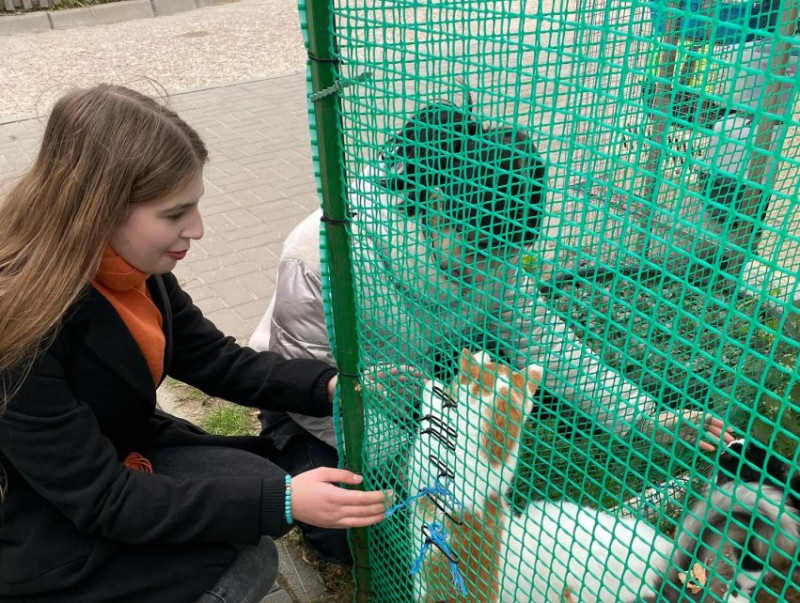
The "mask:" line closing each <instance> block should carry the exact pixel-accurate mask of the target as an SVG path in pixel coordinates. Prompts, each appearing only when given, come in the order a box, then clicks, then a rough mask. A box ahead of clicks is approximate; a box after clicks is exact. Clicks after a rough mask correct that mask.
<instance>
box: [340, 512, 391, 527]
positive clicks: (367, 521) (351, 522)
mask: <svg viewBox="0 0 800 603" xmlns="http://www.w3.org/2000/svg"><path fill="white" fill-rule="evenodd" d="M383 520H384V515H383V513H381V514H380V515H370V516H369V517H346V518H344V519H342V520H340V522H339V524H338V525H337V526H336V527H339V528H364V527H366V526H371V525H374V524H376V523H380V522H381V521H383Z"/></svg>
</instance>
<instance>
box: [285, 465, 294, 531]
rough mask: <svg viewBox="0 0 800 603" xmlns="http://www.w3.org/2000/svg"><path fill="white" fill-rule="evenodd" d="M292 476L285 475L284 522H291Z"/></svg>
mask: <svg viewBox="0 0 800 603" xmlns="http://www.w3.org/2000/svg"><path fill="white" fill-rule="evenodd" d="M292 521H293V520H292V476H291V475H289V474H287V475H286V523H292Z"/></svg>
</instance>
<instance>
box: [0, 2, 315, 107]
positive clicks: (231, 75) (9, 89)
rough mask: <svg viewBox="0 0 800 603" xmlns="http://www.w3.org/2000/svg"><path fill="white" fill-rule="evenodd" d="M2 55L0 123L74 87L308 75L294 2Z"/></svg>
mask: <svg viewBox="0 0 800 603" xmlns="http://www.w3.org/2000/svg"><path fill="white" fill-rule="evenodd" d="M0 56H3V57H4V58H3V61H2V62H0V123H3V122H7V121H13V120H16V119H23V118H28V117H33V116H36V115H45V114H46V113H47V112H48V110H49V108H50V106H51V104H52V102H53V101H54V100H55V98H57V97H58V96H59V95H60V94H61V93H62V92H63V91H64V90H65V89H67V88H69V87H71V86H76V85H77V86H86V85H92V84H96V83H99V82H104V81H109V82H113V83H118V84H129V85H134V86H135V87H137V88H140V89H142V88H145V89H147V87H148V86H149V84H147V83H146V82H145V83H141V82H139V83H135V82H136V80H142V79H143V78H149V79H152V80H154V81H155V82H157V84H159V85H160V86H163V87H164V88H166V90H167V91H168V92H180V91H184V90H191V89H194V88H203V87H207V86H213V85H217V84H229V83H233V82H239V81H246V80H253V79H258V78H263V77H266V76H270V75H278V74H285V73H291V72H297V71H301V70H303V69H304V68H305V50H304V48H303V39H302V36H301V33H300V25H299V20H298V15H297V2H296V0H238V1H234V2H230V3H227V4H221V5H217V6H211V7H208V8H201V9H197V10H193V11H189V12H186V13H180V14H177V15H174V16H169V17H157V18H150V19H136V20H133V21H125V22H123V23H115V24H113V25H97V26H93V27H78V28H74V29H66V30H60V31H55V30H51V31H46V32H40V33H26V34H16V35H11V36H0ZM10 57H13V58H10ZM149 91H150V92H151V93H155V91H154V90H153V88H152V87H150V90H149Z"/></svg>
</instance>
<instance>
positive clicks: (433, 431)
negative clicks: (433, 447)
mask: <svg viewBox="0 0 800 603" xmlns="http://www.w3.org/2000/svg"><path fill="white" fill-rule="evenodd" d="M425 434H429V435H432V436H433V437H434V438H436V439H437V440H439V441H440V442H441V443H442V444H443V445H445V446H447V447H448V448H449V449H450V450H452V451H453V452H455V451H456V445H455V443H454V442H451V441H450V439H449V438H448V437H447V436H446V435H444V434H443V433H441V432H440V431H437V430H436V429H434V428H433V427H428V428H427V429H423V430H422V431H420V432H419V435H425Z"/></svg>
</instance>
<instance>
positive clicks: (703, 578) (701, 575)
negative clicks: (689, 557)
mask: <svg viewBox="0 0 800 603" xmlns="http://www.w3.org/2000/svg"><path fill="white" fill-rule="evenodd" d="M692 579H693V580H694V581H695V582H697V583H698V584H699V585H700V586H705V585H706V582H708V572H706V568H704V567H703V566H702V565H700V564H699V563H695V564H694V567H693V568H692Z"/></svg>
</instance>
